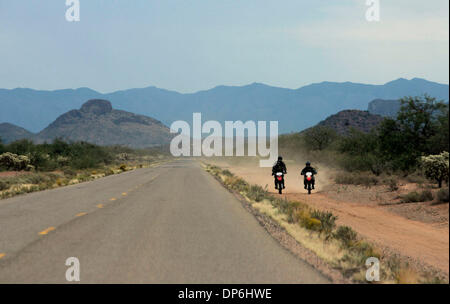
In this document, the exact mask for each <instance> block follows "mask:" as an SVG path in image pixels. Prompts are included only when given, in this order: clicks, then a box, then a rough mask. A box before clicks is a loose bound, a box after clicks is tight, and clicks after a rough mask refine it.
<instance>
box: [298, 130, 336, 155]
mask: <svg viewBox="0 0 450 304" xmlns="http://www.w3.org/2000/svg"><path fill="white" fill-rule="evenodd" d="M337 137H338V136H337V133H336V131H335V130H333V129H331V128H329V127H324V126H317V127H314V128H311V129H309V130H307V131H306V132H305V137H304V141H305V144H306V145H307V147H308V148H309V149H310V150H319V151H320V150H323V149H325V148H327V147H328V146H329V145H330V144H331V143H332V142H333V141H334V140H336V138H337Z"/></svg>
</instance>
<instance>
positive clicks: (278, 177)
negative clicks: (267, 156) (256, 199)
mask: <svg viewBox="0 0 450 304" xmlns="http://www.w3.org/2000/svg"><path fill="white" fill-rule="evenodd" d="M275 185H276V187H275V188H278V193H279V194H282V192H283V187H284V173H283V172H277V173H275Z"/></svg>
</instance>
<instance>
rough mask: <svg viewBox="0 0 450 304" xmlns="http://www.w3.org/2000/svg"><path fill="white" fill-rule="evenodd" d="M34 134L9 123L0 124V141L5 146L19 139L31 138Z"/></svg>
mask: <svg viewBox="0 0 450 304" xmlns="http://www.w3.org/2000/svg"><path fill="white" fill-rule="evenodd" d="M33 135H34V134H33V133H31V132H29V131H27V130H25V129H24V128H21V127H19V126H16V125H13V124H10V123H0V139H1V140H2V142H3V143H5V144H7V143H10V142H13V141H16V140H19V139H24V138H31V137H32V136H33Z"/></svg>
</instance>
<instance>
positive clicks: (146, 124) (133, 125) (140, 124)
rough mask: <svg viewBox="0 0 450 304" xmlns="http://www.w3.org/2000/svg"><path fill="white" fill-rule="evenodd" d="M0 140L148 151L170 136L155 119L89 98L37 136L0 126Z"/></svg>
mask: <svg viewBox="0 0 450 304" xmlns="http://www.w3.org/2000/svg"><path fill="white" fill-rule="evenodd" d="M0 137H1V138H2V140H3V141H4V142H5V143H8V142H11V141H14V140H18V139H23V138H27V139H31V140H33V141H34V142H35V143H43V142H51V141H53V140H54V139H55V138H61V139H64V140H66V141H86V142H90V143H93V144H97V145H102V146H110V145H121V146H127V147H133V148H147V147H152V146H159V145H164V144H168V143H169V142H170V140H171V138H172V137H173V135H172V134H170V131H169V128H167V127H166V126H164V125H163V124H162V123H161V122H160V121H158V120H156V119H153V118H151V117H147V116H144V115H137V114H133V113H130V112H126V111H121V110H115V109H113V108H112V105H111V103H110V102H109V101H107V100H102V99H92V100H89V101H87V102H86V103H84V104H83V105H82V106H81V108H80V109H79V110H70V111H69V112H67V113H64V114H62V115H61V116H59V117H58V118H57V119H56V120H55V121H54V122H52V123H51V124H50V125H49V126H48V127H47V128H45V129H44V130H42V131H41V132H39V133H37V134H33V133H30V132H27V131H26V130H24V129H22V128H20V127H18V126H14V125H11V124H0Z"/></svg>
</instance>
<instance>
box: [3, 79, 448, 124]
mask: <svg viewBox="0 0 450 304" xmlns="http://www.w3.org/2000/svg"><path fill="white" fill-rule="evenodd" d="M424 93H427V94H429V95H430V96H433V97H436V98H438V99H444V100H447V101H448V99H449V97H448V95H449V86H448V85H445V84H439V83H435V82H431V81H427V80H424V79H418V78H414V79H411V80H407V79H403V78H400V79H397V80H395V81H391V82H388V83H386V84H384V85H369V84H359V83H351V82H344V83H335V82H322V83H317V84H311V85H308V86H304V87H301V88H299V89H285V88H278V87H272V86H267V85H264V84H259V83H253V84H250V85H246V86H239V87H236V86H218V87H215V88H213V89H210V90H206V91H200V92H196V93H192V94H181V93H178V92H174V91H168V90H163V89H159V88H156V87H147V88H142V89H130V90H124V91H117V92H113V93H108V94H101V93H99V92H96V91H93V90H91V89H87V88H81V89H76V90H58V91H36V90H31V89H14V90H1V89H0V109H1V111H0V121H2V122H10V123H13V124H16V125H20V126H23V127H25V128H26V129H28V130H31V131H33V132H37V131H40V130H42V128H44V127H45V126H47V125H48V124H49V123H51V122H52V121H53V120H55V119H56V118H57V117H58V116H59V115H61V114H63V113H64V112H67V111H69V110H70V109H75V108H79V107H80V106H81V105H82V104H83V102H84V101H86V100H88V99H106V100H109V101H111V103H112V105H113V106H114V108H116V109H122V110H126V111H129V112H133V113H139V114H142V115H147V116H151V117H155V118H157V119H159V120H161V121H162V122H163V123H164V124H165V125H167V126H169V125H170V124H171V123H172V122H173V121H175V120H185V121H188V122H191V121H192V113H193V112H201V113H202V119H203V120H204V121H205V120H211V119H212V120H217V121H221V122H223V121H225V120H234V121H236V120H242V121H246V120H254V121H257V120H264V121H269V120H276V121H278V122H279V131H280V133H288V132H291V131H294V132H296V131H297V132H298V131H300V130H303V129H305V128H308V127H311V126H313V125H315V124H317V123H318V122H319V121H321V120H323V119H325V118H327V117H328V116H330V115H332V114H334V113H337V112H339V111H342V110H345V109H357V110H367V106H368V103H369V102H370V101H372V100H374V99H399V98H401V97H404V96H417V95H422V94H424Z"/></svg>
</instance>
